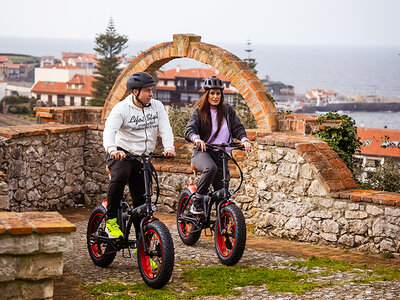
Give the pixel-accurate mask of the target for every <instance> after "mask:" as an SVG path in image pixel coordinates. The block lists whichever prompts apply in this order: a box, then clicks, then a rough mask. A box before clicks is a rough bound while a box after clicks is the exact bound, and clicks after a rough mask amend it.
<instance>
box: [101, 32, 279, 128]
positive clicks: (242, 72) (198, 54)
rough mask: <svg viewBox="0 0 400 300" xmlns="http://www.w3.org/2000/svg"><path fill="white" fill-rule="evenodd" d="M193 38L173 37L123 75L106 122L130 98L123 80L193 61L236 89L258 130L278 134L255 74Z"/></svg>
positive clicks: (110, 99)
mask: <svg viewBox="0 0 400 300" xmlns="http://www.w3.org/2000/svg"><path fill="white" fill-rule="evenodd" d="M200 40H201V37H200V36H198V35H193V34H174V36H173V41H172V42H167V43H162V44H158V45H156V46H154V47H151V48H149V49H148V50H146V51H145V52H143V53H141V54H140V55H139V56H138V57H136V58H135V59H134V60H132V61H131V63H130V64H129V65H128V66H127V67H126V68H125V69H124V70H123V71H122V73H121V74H120V76H119V77H118V79H117V80H116V82H115V84H114V86H113V88H112V89H111V91H110V93H109V95H108V98H107V101H106V103H105V104H104V108H103V112H102V117H101V119H102V122H104V121H105V119H106V118H107V116H108V115H109V113H110V112H111V109H112V108H113V107H114V105H115V104H116V103H118V102H119V101H121V100H122V99H124V98H125V97H126V96H128V95H129V93H130V91H127V90H126V80H127V78H128V76H129V75H131V74H132V73H134V72H139V71H143V72H148V73H153V72H155V71H157V70H159V69H160V68H161V66H163V65H164V64H166V63H167V62H169V61H171V60H173V59H176V58H184V57H186V58H192V59H195V60H197V61H199V62H202V63H206V64H208V65H211V66H213V67H214V68H215V69H217V70H218V71H219V72H221V73H222V74H223V75H225V77H227V78H228V79H229V81H230V82H231V83H232V84H233V86H235V88H236V89H237V90H238V91H239V93H240V94H241V95H242V96H243V98H244V100H245V101H246V103H247V105H248V106H249V108H250V111H251V112H252V114H253V115H254V117H255V119H256V121H257V125H258V128H259V129H264V130H269V131H277V130H278V123H277V121H276V117H275V114H276V107H275V105H274V102H273V100H272V97H271V96H270V95H269V94H268V93H267V91H266V90H265V87H264V86H263V84H262V83H261V82H260V80H259V79H258V77H257V76H256V74H255V73H254V72H253V71H252V70H251V69H250V68H249V67H248V65H247V64H246V63H245V62H243V61H242V60H241V59H240V58H238V57H237V56H235V55H234V54H232V53H231V52H229V51H226V50H224V49H222V48H220V47H217V46H214V45H211V44H206V43H202V42H200Z"/></svg>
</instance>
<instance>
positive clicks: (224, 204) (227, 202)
mask: <svg viewBox="0 0 400 300" xmlns="http://www.w3.org/2000/svg"><path fill="white" fill-rule="evenodd" d="M231 203H233V202H232V201H226V202H225V203H223V204H221V208H223V207H224V206H227V205H229V204H231Z"/></svg>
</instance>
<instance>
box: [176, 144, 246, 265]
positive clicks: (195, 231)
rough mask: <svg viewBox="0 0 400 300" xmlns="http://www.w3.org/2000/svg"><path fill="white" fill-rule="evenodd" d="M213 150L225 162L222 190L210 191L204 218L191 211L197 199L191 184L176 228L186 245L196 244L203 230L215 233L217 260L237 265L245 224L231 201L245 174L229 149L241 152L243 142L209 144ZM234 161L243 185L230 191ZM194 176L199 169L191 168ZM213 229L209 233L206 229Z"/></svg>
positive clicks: (182, 198)
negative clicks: (231, 168)
mask: <svg viewBox="0 0 400 300" xmlns="http://www.w3.org/2000/svg"><path fill="white" fill-rule="evenodd" d="M206 148H207V149H208V150H210V151H219V153H220V155H221V158H222V162H223V179H222V182H223V188H222V189H220V190H217V191H212V190H211V189H210V190H209V193H208V200H207V201H205V202H204V215H194V214H192V213H191V212H190V208H191V206H192V202H193V199H194V198H195V197H196V185H195V184H193V183H192V184H190V185H189V186H188V188H187V189H185V190H183V192H182V193H181V195H180V196H179V201H178V210H177V228H178V233H179V237H180V239H181V240H182V242H183V243H185V244H186V245H189V246H191V245H194V244H195V243H196V242H197V241H198V240H199V238H200V235H201V231H202V230H203V229H204V232H205V235H206V236H207V235H208V236H212V235H213V234H214V244H215V249H216V252H217V255H218V259H219V260H220V261H221V263H222V264H224V265H227V266H232V265H235V264H236V263H238V262H239V260H240V259H241V257H242V255H243V252H244V248H245V245H246V223H245V219H244V216H243V213H242V211H241V210H240V209H239V207H237V206H236V204H234V203H233V202H232V201H231V200H230V198H231V197H232V196H233V195H234V194H235V193H236V192H237V191H238V190H239V189H240V187H241V185H242V183H243V173H242V170H241V168H240V167H239V165H238V163H237V162H236V160H235V159H234V158H233V157H232V155H231V154H229V153H228V151H227V149H241V150H243V146H242V145H241V144H240V143H229V144H207V145H206ZM229 160H231V161H232V162H233V163H234V164H235V165H236V166H237V167H238V169H239V173H240V184H239V186H238V187H237V188H236V189H235V190H230V189H229V181H230V179H229V173H228V161H229ZM192 169H193V170H194V172H195V173H197V172H196V170H195V168H194V167H193V166H192ZM214 204H215V215H214V217H215V219H214V218H212V207H213V205H214ZM207 228H210V234H207V231H206V229H207Z"/></svg>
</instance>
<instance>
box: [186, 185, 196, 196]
mask: <svg viewBox="0 0 400 300" xmlns="http://www.w3.org/2000/svg"><path fill="white" fill-rule="evenodd" d="M188 189H189V191H190V192H191V193H192V194H193V193H195V192H196V191H197V187H196V185H195V184H194V183H191V184H189V186H188Z"/></svg>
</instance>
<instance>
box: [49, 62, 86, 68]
mask: <svg viewBox="0 0 400 300" xmlns="http://www.w3.org/2000/svg"><path fill="white" fill-rule="evenodd" d="M42 68H44V69H85V68H83V67H76V66H72V65H64V66H63V65H62V64H61V63H59V64H54V65H51V66H45V67H42Z"/></svg>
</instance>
